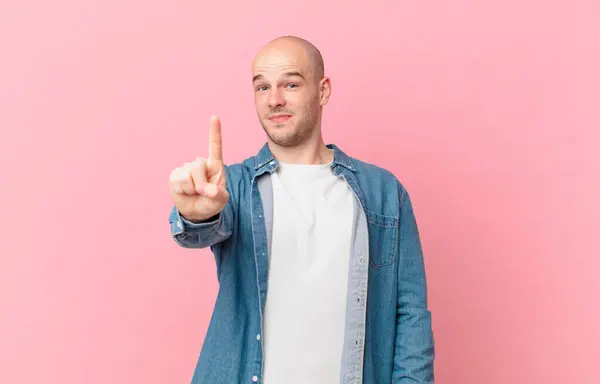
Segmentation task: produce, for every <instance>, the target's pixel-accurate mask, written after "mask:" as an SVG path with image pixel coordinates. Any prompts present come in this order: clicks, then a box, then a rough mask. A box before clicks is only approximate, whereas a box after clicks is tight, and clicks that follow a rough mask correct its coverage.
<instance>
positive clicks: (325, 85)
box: [319, 77, 331, 106]
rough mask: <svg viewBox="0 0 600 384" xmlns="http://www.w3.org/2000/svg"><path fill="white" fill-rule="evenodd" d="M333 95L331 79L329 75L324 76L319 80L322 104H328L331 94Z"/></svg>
mask: <svg viewBox="0 0 600 384" xmlns="http://www.w3.org/2000/svg"><path fill="white" fill-rule="evenodd" d="M330 95H331V79H330V78H328V77H323V79H321V81H320V82H319V99H320V102H321V106H323V105H325V104H327V102H328V101H329V96H330Z"/></svg>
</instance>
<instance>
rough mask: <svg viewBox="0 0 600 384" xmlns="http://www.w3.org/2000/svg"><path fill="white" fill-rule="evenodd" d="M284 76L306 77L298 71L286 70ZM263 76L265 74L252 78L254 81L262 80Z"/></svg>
mask: <svg viewBox="0 0 600 384" xmlns="http://www.w3.org/2000/svg"><path fill="white" fill-rule="evenodd" d="M283 76H285V77H300V78H301V79H304V76H303V75H302V74H301V73H300V72H298V71H291V72H286V73H284V74H283ZM263 77H264V76H263V75H261V74H258V75H256V76H254V77H253V78H252V82H253V83H254V82H255V81H257V80H262V79H263Z"/></svg>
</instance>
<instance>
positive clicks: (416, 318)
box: [392, 187, 435, 384]
mask: <svg viewBox="0 0 600 384" xmlns="http://www.w3.org/2000/svg"><path fill="white" fill-rule="evenodd" d="M399 194H400V224H399V225H400V228H399V236H398V242H399V244H398V246H399V248H398V258H399V261H398V268H399V271H398V304H397V317H396V319H397V320H396V343H395V356H394V371H393V380H392V382H393V383H394V384H404V383H406V384H409V383H411V384H417V383H418V384H433V383H434V370H433V368H434V367H433V363H434V354H435V351H434V340H433V331H432V323H431V312H430V311H429V309H428V308H427V283H426V276H425V265H424V260H423V251H422V248H421V241H420V238H419V231H418V228H417V222H416V219H415V216H414V213H413V207H412V203H411V200H410V197H409V195H408V193H407V192H406V190H405V189H404V188H402V187H400V190H399Z"/></svg>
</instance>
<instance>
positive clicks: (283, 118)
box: [269, 114, 292, 123]
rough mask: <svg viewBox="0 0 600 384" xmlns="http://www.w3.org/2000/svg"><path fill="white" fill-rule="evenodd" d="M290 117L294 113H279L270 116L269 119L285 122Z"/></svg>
mask: <svg viewBox="0 0 600 384" xmlns="http://www.w3.org/2000/svg"><path fill="white" fill-rule="evenodd" d="M290 117H292V115H283V114H279V115H273V116H269V120H271V121H274V122H276V123H283V122H284V121H286V120H287V119H289V118H290Z"/></svg>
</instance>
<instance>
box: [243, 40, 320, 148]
mask: <svg viewBox="0 0 600 384" xmlns="http://www.w3.org/2000/svg"><path fill="white" fill-rule="evenodd" d="M296 51H297V52H296ZM296 51H294V50H293V49H285V50H284V49H271V50H269V51H267V52H265V53H264V54H261V55H259V56H258V57H257V59H256V60H255V62H254V65H253V87H254V103H255V105H256V112H257V114H258V118H259V119H260V123H261V125H262V126H263V128H264V130H265V132H266V133H267V135H268V136H269V138H270V139H271V141H273V142H274V143H275V144H277V145H280V146H286V147H289V146H295V145H298V144H299V143H302V142H304V141H305V140H307V139H308V138H309V137H311V135H312V134H313V133H314V131H315V129H316V127H317V124H318V122H319V119H320V112H321V105H322V92H321V91H320V88H321V82H320V80H321V79H316V78H315V77H314V71H312V70H311V66H310V63H309V62H307V58H306V55H305V54H303V52H302V51H301V50H299V49H296Z"/></svg>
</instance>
